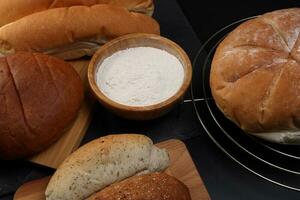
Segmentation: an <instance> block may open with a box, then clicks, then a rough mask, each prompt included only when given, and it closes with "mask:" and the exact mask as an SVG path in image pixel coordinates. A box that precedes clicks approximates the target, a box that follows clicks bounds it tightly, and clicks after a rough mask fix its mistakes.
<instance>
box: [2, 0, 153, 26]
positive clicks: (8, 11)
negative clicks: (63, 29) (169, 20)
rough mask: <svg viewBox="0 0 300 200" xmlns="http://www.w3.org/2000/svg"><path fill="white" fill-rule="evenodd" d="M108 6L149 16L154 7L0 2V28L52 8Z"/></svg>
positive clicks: (114, 0)
mask: <svg viewBox="0 0 300 200" xmlns="http://www.w3.org/2000/svg"><path fill="white" fill-rule="evenodd" d="M96 4H109V5H115V6H120V7H124V8H126V9H128V10H129V11H131V12H139V13H143V14H146V15H149V16H151V15H152V14H153V10H154V5H153V2H152V0H25V1H24V0H1V1H0V26H3V25H5V24H8V23H11V22H13V21H16V20H18V19H20V18H22V17H25V16H27V15H30V14H32V13H35V12H40V11H44V10H48V9H52V8H59V7H70V6H75V5H83V6H92V5H96Z"/></svg>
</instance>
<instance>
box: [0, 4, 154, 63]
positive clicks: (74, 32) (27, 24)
mask: <svg viewBox="0 0 300 200" xmlns="http://www.w3.org/2000/svg"><path fill="white" fill-rule="evenodd" d="M138 32H142V33H154V34H159V32H160V31H159V25H158V23H157V22H156V21H155V20H154V19H152V18H151V17H149V16H146V15H143V14H139V13H131V12H129V11H128V10H126V9H124V8H121V7H117V6H110V5H95V6H92V7H88V6H73V7H69V8H55V9H50V10H46V11H43V12H38V13H34V14H32V15H28V16H26V17H24V18H22V19H19V20H17V21H15V22H12V23H10V24H7V25H5V26H3V27H1V28H0V54H3V55H7V54H11V53H14V52H15V51H31V52H36V51H37V52H44V53H47V54H52V55H56V56H59V57H62V58H64V59H74V58H78V57H81V56H84V55H92V54H93V53H94V52H95V51H96V49H97V48H98V47H99V46H100V45H101V44H103V43H105V42H106V41H109V40H111V39H114V38H116V37H119V36H122V35H125V34H129V33H138Z"/></svg>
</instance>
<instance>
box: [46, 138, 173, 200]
mask: <svg viewBox="0 0 300 200" xmlns="http://www.w3.org/2000/svg"><path fill="white" fill-rule="evenodd" d="M168 165H169V156H168V153H167V152H166V150H164V149H159V148H157V147H156V146H154V145H153V143H152V141H151V140H150V139H149V138H148V137H146V136H144V135H136V134H121V135H108V136H105V137H101V138H98V139H96V140H93V141H91V142H89V143H87V144H85V145H84V146H82V147H81V148H79V149H78V150H77V151H75V152H74V153H72V154H71V155H70V156H69V157H68V158H67V159H66V160H65V161H64V162H63V163H62V164H61V165H60V166H59V168H58V169H57V170H56V172H55V173H54V175H53V176H52V178H51V180H50V182H49V184H48V186H47V189H46V193H45V194H46V199H47V200H63V199H78V200H79V199H85V198H87V197H89V196H90V195H92V194H93V193H95V192H97V191H99V190H101V189H103V188H104V187H106V186H109V185H111V184H113V183H115V182H118V181H121V180H123V179H125V178H128V177H131V176H133V175H137V174H142V173H148V172H157V171H162V170H164V169H166V168H167V167H168Z"/></svg>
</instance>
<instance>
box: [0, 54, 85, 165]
mask: <svg viewBox="0 0 300 200" xmlns="http://www.w3.org/2000/svg"><path fill="white" fill-rule="evenodd" d="M0 77H1V78H0V80H1V81H0V88H1V94H0V96H1V98H0V107H2V109H1V110H2V111H1V112H0V119H1V120H0V138H1V139H0V158H2V159H15V158H21V157H24V156H29V155H32V154H33V153H36V152H38V151H40V150H42V149H45V148H46V147H47V146H49V145H50V144H51V143H52V142H54V141H55V140H56V139H58V138H59V137H60V136H61V134H62V133H63V131H64V129H66V128H67V126H68V125H70V123H71V122H72V121H73V120H74V118H75V117H76V115H77V112H78V110H79V107H80V104H81V102H82V99H83V86H82V82H81V80H80V77H79V76H78V74H77V73H76V71H75V70H74V69H73V68H72V66H70V65H69V64H67V63H65V62H63V61H61V60H59V59H57V58H54V57H50V56H46V55H42V54H37V53H35V54H31V53H24V52H20V53H17V54H15V55H12V56H8V57H5V58H1V59H0Z"/></svg>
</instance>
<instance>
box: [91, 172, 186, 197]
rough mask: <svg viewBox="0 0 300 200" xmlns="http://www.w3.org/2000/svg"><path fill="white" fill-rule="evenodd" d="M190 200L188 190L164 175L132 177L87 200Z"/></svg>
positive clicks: (174, 179)
mask: <svg viewBox="0 0 300 200" xmlns="http://www.w3.org/2000/svg"><path fill="white" fill-rule="evenodd" d="M117 199H118V200H191V196H190V193H189V189H188V188H187V187H186V186H185V185H184V184H183V183H182V182H180V181H179V180H177V179H176V178H174V177H172V176H169V175H167V174H165V173H151V174H146V175H141V176H134V177H131V178H128V179H125V180H124V181H121V182H119V183H115V184H113V185H111V186H109V187H106V188H104V189H103V190H101V191H100V192H98V193H96V194H94V195H92V196H91V197H90V198H88V199H87V200H117Z"/></svg>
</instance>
